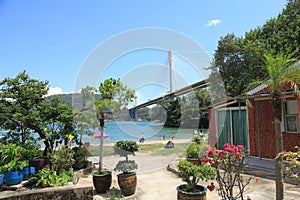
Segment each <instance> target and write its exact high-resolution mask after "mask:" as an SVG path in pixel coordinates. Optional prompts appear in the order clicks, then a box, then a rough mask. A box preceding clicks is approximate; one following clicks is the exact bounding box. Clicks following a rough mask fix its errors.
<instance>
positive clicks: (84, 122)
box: [73, 86, 98, 145]
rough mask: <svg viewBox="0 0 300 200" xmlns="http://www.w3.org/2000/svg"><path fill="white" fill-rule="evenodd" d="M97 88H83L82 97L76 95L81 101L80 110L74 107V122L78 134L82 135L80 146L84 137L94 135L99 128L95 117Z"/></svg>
mask: <svg viewBox="0 0 300 200" xmlns="http://www.w3.org/2000/svg"><path fill="white" fill-rule="evenodd" d="M96 91H97V90H96V88H94V87H91V86H87V87H85V88H82V90H81V95H76V99H77V100H79V102H80V104H81V105H79V108H78V109H79V110H76V109H75V108H74V107H73V108H74V110H75V111H74V118H75V119H74V120H75V121H76V126H77V129H78V133H79V135H80V142H79V143H80V145H81V144H82V135H83V134H87V135H92V130H91V129H95V128H96V127H97V124H98V120H97V118H96V117H95V113H94V110H95V93H96Z"/></svg>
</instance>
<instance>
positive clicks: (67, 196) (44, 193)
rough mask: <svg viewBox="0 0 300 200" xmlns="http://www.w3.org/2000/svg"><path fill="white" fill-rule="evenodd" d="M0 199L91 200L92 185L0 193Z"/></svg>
mask: <svg viewBox="0 0 300 200" xmlns="http://www.w3.org/2000/svg"><path fill="white" fill-rule="evenodd" d="M0 199H6V200H50V199H51V200H77V199H78V200H82V199H85V200H89V199H90V200H92V199H93V187H92V186H82V185H81V186H80V185H74V186H73V185H72V186H64V187H55V188H44V189H32V190H30V191H23V192H14V193H10V194H7V195H5V194H4V195H2V194H0Z"/></svg>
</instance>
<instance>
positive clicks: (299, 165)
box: [281, 146, 300, 186]
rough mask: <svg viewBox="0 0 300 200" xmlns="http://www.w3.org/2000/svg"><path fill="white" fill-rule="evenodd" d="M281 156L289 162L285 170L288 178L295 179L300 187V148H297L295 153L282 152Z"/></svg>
mask: <svg viewBox="0 0 300 200" xmlns="http://www.w3.org/2000/svg"><path fill="white" fill-rule="evenodd" d="M281 155H282V156H283V158H285V159H286V160H287V161H288V165H287V166H286V168H285V170H284V172H285V173H286V175H287V177H289V178H291V179H294V180H295V181H296V182H297V184H298V185H299V186H300V148H299V147H298V146H296V147H295V151H294V152H293V151H289V152H282V153H281Z"/></svg>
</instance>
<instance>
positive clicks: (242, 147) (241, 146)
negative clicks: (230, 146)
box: [236, 145, 244, 150]
mask: <svg viewBox="0 0 300 200" xmlns="http://www.w3.org/2000/svg"><path fill="white" fill-rule="evenodd" d="M236 146H237V148H238V149H239V150H243V149H244V145H236Z"/></svg>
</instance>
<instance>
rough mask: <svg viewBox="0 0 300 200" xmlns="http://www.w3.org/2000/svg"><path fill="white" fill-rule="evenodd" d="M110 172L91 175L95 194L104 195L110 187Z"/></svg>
mask: <svg viewBox="0 0 300 200" xmlns="http://www.w3.org/2000/svg"><path fill="white" fill-rule="evenodd" d="M111 181H112V178H111V171H107V172H105V173H104V174H100V175H99V174H98V172H94V173H93V183H94V187H95V190H96V192H97V193H100V194H101V193H105V192H107V191H108V190H109V188H110V186H111Z"/></svg>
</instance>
